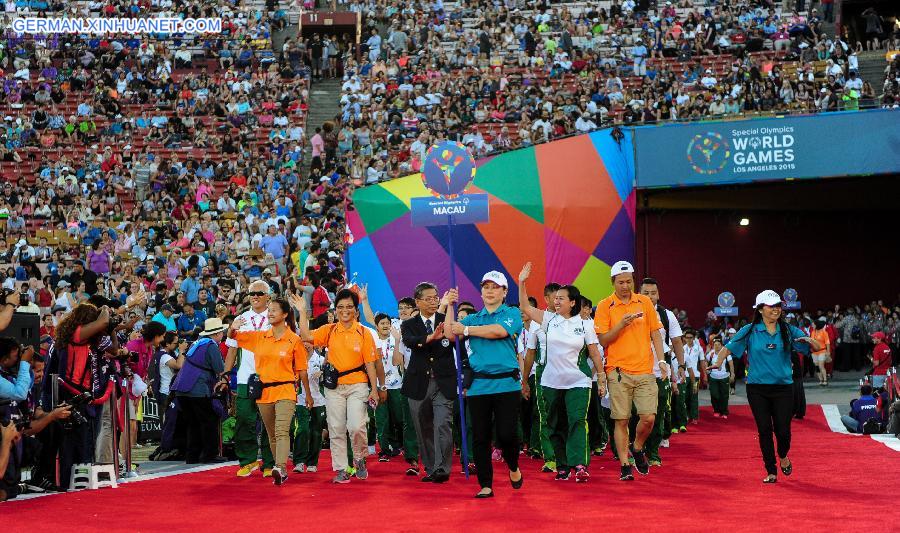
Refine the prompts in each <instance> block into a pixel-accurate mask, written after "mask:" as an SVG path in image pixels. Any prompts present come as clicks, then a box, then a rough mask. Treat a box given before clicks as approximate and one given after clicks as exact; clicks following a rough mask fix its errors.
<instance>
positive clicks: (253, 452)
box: [232, 385, 275, 468]
mask: <svg viewBox="0 0 900 533" xmlns="http://www.w3.org/2000/svg"><path fill="white" fill-rule="evenodd" d="M234 409H235V414H234V418H235V423H234V438H233V439H232V440H233V441H234V453H235V455H237V457H238V461H239V462H240V463H241V466H246V465H249V464H250V463H253V462H255V461H257V460H258V459H259V456H260V452H262V460H263V468H273V467H274V466H275V458H274V457H272V450H271V449H269V434H268V433H266V426H265V425H264V424H261V423H260V419H259V409H258V408H257V407H256V400H251V399H250V398H248V397H247V385H238V390H237V398H236V399H235V406H234ZM260 442H262V443H263V445H262V446H260V445H259V443H260Z"/></svg>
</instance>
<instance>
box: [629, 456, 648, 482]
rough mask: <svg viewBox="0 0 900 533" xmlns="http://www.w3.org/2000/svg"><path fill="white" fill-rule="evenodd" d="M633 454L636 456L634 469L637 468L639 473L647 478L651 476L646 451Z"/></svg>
mask: <svg viewBox="0 0 900 533" xmlns="http://www.w3.org/2000/svg"><path fill="white" fill-rule="evenodd" d="M631 453H632V454H633V456H634V467H635V468H637V471H638V472H640V473H641V474H643V475H645V476H646V475H647V474H649V473H650V463H648V462H647V456H646V455H645V454H644V450H640V451H639V450H632V452H631Z"/></svg>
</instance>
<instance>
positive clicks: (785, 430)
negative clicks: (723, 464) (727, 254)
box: [711, 290, 822, 483]
mask: <svg viewBox="0 0 900 533" xmlns="http://www.w3.org/2000/svg"><path fill="white" fill-rule="evenodd" d="M754 307H755V309H756V310H755V311H754V313H753V322H752V323H750V324H748V325H746V326H744V327H743V328H741V330H740V331H738V332H737V333H736V334H735V335H734V337H732V339H731V341H730V342H729V343H728V344H727V345H726V346H725V347H724V348H722V350H721V351H720V352H719V354H718V358H717V359H716V361H715V362H714V364H713V366H712V367H711V368H718V367H719V366H720V365H721V364H722V362H723V361H724V360H725V359H726V358H727V357H728V356H729V355H730V354H734V355H735V356H736V357H740V356H741V355H742V354H743V353H744V352H745V351H746V352H747V361H748V364H749V367H750V369H749V371H748V372H747V402H748V403H749V404H750V410H751V411H752V412H753V418H754V419H755V420H756V429H757V431H758V432H759V448H760V450H761V451H762V456H763V463H764V464H765V467H766V474H767V475H766V477H765V478H764V479H763V483H775V482H776V481H777V480H778V477H777V470H776V468H775V446H774V444H773V442H772V435H773V432H774V435H775V440H776V441H777V442H778V457H779V458H780V459H781V472H782V473H783V474H784V475H786V476H789V475H791V472H792V471H793V469H794V467H793V464H792V463H791V460H790V459H788V456H787V455H788V451H790V448H791V416H792V415H793V412H794V393H793V388H792V384H793V383H794V379H793V371H792V364H793V363H792V362H791V354H792V352H793V351H797V352H800V353H801V354H803V355H806V354H807V353H809V349H810V347H812V349H813V350H816V351H818V350H821V349H822V346H821V344H820V343H819V342H818V341H817V340H815V339H812V338H810V337H808V336H806V334H805V333H803V331H802V330H800V329H798V328H796V327H794V326H791V325H790V324H788V323H787V322H786V321H785V319H784V313H783V312H782V309H781V297H780V296H779V295H778V293H777V292H775V291H772V290H767V291H763V292H761V293H759V294H758V295H756V305H755V306H754Z"/></svg>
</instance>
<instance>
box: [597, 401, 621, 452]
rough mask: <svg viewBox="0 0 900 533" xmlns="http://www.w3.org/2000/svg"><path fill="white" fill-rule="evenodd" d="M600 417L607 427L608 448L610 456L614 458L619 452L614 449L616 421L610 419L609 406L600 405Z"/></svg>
mask: <svg viewBox="0 0 900 533" xmlns="http://www.w3.org/2000/svg"><path fill="white" fill-rule="evenodd" d="M600 418H601V419H602V420H603V423H604V424H606V427H607V428H608V429H609V431H608V437H609V450H610V451H611V452H612V456H613V457H614V458H616V459H618V458H619V453H618V452H617V451H616V438H615V433H616V421H615V420H613V419H612V411H610V409H609V407H603V405H602V404H601V405H600Z"/></svg>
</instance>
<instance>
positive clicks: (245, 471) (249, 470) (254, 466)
mask: <svg viewBox="0 0 900 533" xmlns="http://www.w3.org/2000/svg"><path fill="white" fill-rule="evenodd" d="M257 470H259V463H257V462H255V461H254V462H252V463H250V464H248V465H244V466H242V467H240V468H238V471H237V477H250V476H251V475H252V474H253V472H256V471H257Z"/></svg>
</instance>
